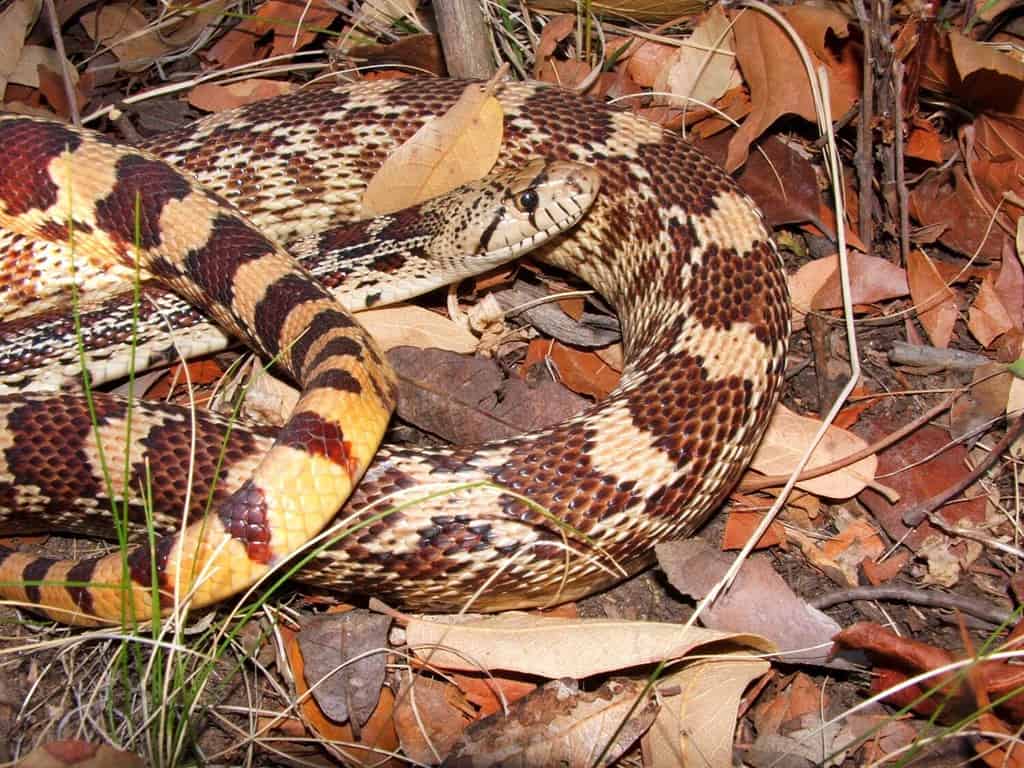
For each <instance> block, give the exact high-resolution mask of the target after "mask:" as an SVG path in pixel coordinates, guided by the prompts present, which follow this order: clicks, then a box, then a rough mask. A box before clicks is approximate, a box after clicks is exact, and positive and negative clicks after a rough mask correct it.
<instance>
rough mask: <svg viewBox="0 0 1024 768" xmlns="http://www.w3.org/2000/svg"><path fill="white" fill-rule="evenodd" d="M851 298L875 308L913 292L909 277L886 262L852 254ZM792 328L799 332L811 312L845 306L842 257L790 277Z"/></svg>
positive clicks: (826, 259) (811, 263)
mask: <svg viewBox="0 0 1024 768" xmlns="http://www.w3.org/2000/svg"><path fill="white" fill-rule="evenodd" d="M847 262H848V264H849V266H850V294H851V301H852V303H853V304H874V303H876V302H880V301H886V300H888V299H895V298H897V297H899V296H906V295H907V294H908V293H909V292H910V286H909V285H908V284H907V273H906V272H905V271H904V270H903V269H901V268H900V267H897V266H896V265H895V264H893V263H892V262H890V261H887V260H886V259H882V258H879V257H877V256H866V255H864V254H860V253H855V252H851V253H849V255H848V259H847ZM788 282H789V298H790V305H791V306H792V309H793V325H794V328H795V329H796V330H799V329H800V328H802V327H803V325H804V319H805V317H806V314H807V312H808V311H810V310H812V309H835V308H837V307H841V306H842V305H843V300H842V294H841V289H840V284H839V257H838V256H836V255H832V256H824V257H822V258H820V259H814V260H813V261H809V262H807V263H806V264H804V265H803V266H802V267H800V269H798V270H797V271H796V272H795V273H794V274H793V275H791V276H790V277H789V280H788Z"/></svg>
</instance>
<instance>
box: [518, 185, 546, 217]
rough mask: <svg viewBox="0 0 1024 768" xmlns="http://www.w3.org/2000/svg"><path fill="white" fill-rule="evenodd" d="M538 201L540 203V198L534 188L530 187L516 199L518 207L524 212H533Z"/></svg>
mask: <svg viewBox="0 0 1024 768" xmlns="http://www.w3.org/2000/svg"><path fill="white" fill-rule="evenodd" d="M538 203H540V199H539V198H538V197H537V193H536V192H535V191H534V190H532V189H528V190H526V191H525V192H523V193H522V194H520V195H519V198H518V199H517V200H516V208H518V209H519V210H520V211H523V212H524V213H533V212H534V211H535V210H537V205H538Z"/></svg>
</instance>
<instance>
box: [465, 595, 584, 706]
mask: <svg viewBox="0 0 1024 768" xmlns="http://www.w3.org/2000/svg"><path fill="white" fill-rule="evenodd" d="M570 605H571V603H570ZM448 676H449V677H451V679H452V682H453V683H455V685H457V686H458V687H459V690H460V691H462V695H463V696H465V697H466V701H469V702H471V703H472V704H474V705H475V706H476V707H477V708H478V709H479V710H480V717H487V716H488V715H493V714H496V713H498V712H502V711H504V709H505V706H506V705H507V704H511V703H512V702H514V701H519V699H521V698H523V696H525V695H526V694H528V693H531V692H532V691H534V690H536V689H537V684H536V683H533V682H529V681H527V680H521V679H519V678H514V677H508V676H501V675H494V674H485V673H483V672H477V673H476V674H473V673H471V672H449V673H448Z"/></svg>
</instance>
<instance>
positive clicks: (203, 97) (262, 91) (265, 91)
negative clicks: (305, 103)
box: [188, 77, 295, 112]
mask: <svg viewBox="0 0 1024 768" xmlns="http://www.w3.org/2000/svg"><path fill="white" fill-rule="evenodd" d="M294 90H295V86H294V85H292V84H291V83H286V82H283V81H281V80H264V79H262V78H258V77H254V78H250V79H249V80H241V81H239V82H237V83H228V84H227V85H221V84H219V83H200V84H199V85H197V86H196V87H195V88H193V89H192V90H191V91H189V92H188V103H189V104H191V105H192V106H193V107H195V108H196V109H202V110H204V111H205V112H223V111H224V110H225V109H234V108H235V107H241V106H244V105H246V104H252V103H253V102H255V101H263V100H264V99H269V98H271V97H272V96H280V95H281V94H284V93H291V92H292V91H294Z"/></svg>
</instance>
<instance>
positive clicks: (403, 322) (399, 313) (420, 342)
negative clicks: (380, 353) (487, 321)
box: [358, 304, 477, 354]
mask: <svg viewBox="0 0 1024 768" xmlns="http://www.w3.org/2000/svg"><path fill="white" fill-rule="evenodd" d="M358 317H359V323H360V324H361V325H362V326H363V327H364V328H366V330H367V331H369V332H370V335H371V336H373V338H374V339H375V340H376V341H377V343H378V344H379V345H380V346H381V348H382V349H384V350H388V349H393V348H394V347H421V348H424V349H426V348H427V347H436V348H438V349H446V350H448V351H449V352H460V353H463V354H471V353H472V352H474V351H476V345H477V338H476V336H474V335H473V334H472V333H470V332H469V331H467V330H466V329H465V328H463V327H462V326H460V325H457V324H456V323H453V322H452V321H451V320H449V319H448V318H447V317H445V316H444V315H439V314H437V313H436V312H431V311H430V310H429V309H425V308H424V307H420V306H417V305H416V304H398V305H396V306H393V307H381V308H380V309H368V310H366V311H364V312H360V313H358Z"/></svg>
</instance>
